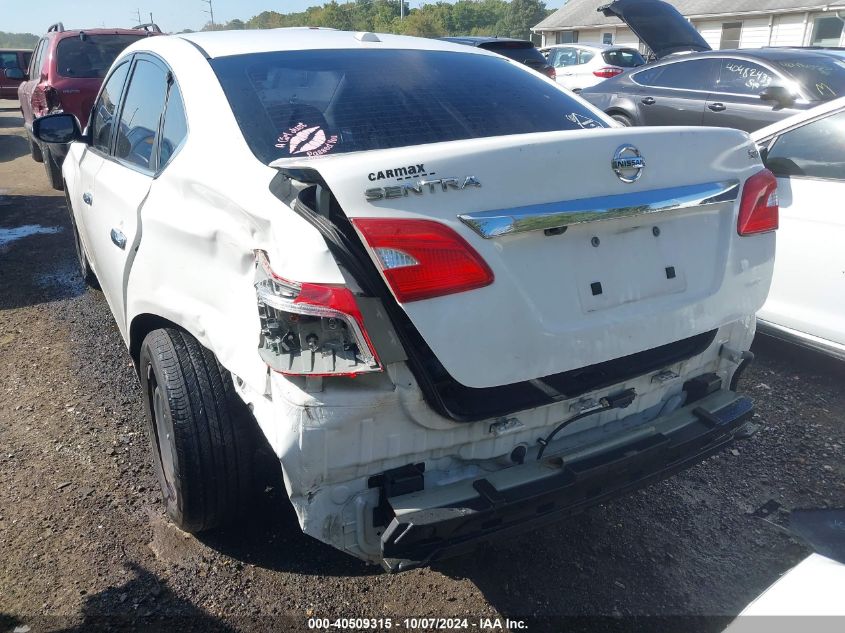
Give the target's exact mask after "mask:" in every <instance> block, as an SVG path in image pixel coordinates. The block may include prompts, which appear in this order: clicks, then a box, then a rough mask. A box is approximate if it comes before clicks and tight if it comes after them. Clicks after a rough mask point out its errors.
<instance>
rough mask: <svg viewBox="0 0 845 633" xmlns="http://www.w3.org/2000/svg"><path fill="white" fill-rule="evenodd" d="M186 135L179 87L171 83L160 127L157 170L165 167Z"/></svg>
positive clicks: (183, 105) (186, 127) (186, 128)
mask: <svg viewBox="0 0 845 633" xmlns="http://www.w3.org/2000/svg"><path fill="white" fill-rule="evenodd" d="M187 135H188V121H187V120H186V118H185V104H184V103H183V102H182V93H181V92H179V86H177V85H176V84H175V83H173V84H171V85H170V94H169V95H168V97H167V110H166V111H165V113H164V125H162V126H161V142H160V144H159V150H158V168H159V169H164V168H165V167H166V166H167V163H169V162H170V158H171V157H172V156H173V154H174V153H176V150H177V149H179V145H181V144H182V141H184V140H185V137H186V136H187Z"/></svg>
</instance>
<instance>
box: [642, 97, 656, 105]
mask: <svg viewBox="0 0 845 633" xmlns="http://www.w3.org/2000/svg"><path fill="white" fill-rule="evenodd" d="M642 102H643V103H644V104H645V105H654V104H655V100H654V97H646V98H644V99H642Z"/></svg>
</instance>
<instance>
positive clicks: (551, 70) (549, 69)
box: [543, 66, 557, 79]
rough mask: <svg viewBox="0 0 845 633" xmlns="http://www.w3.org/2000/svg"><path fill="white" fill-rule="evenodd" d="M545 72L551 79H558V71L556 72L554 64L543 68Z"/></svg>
mask: <svg viewBox="0 0 845 633" xmlns="http://www.w3.org/2000/svg"><path fill="white" fill-rule="evenodd" d="M543 72H544V73H546V76H547V77H548V78H549V79H556V78H557V73H556V72H555V67H554V66H546V67H545V68H544V69H543Z"/></svg>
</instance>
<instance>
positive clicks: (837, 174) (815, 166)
mask: <svg viewBox="0 0 845 633" xmlns="http://www.w3.org/2000/svg"><path fill="white" fill-rule="evenodd" d="M766 167H768V168H769V169H771V170H772V172H774V174H775V175H776V176H780V177H781V178H788V177H790V176H806V177H809V178H824V179H826V180H840V181H845V112H838V113H837V114H833V115H831V116H828V117H825V118H824V119H819V120H817V121H813V122H811V123H807V124H806V125H803V126H801V127H799V128H796V129H794V130H791V131H789V132H786V133H784V134H782V135H781V136H780V137H778V139H777V140H776V141H775V143H774V145H772V146H771V147H769V150H768V152H767V154H766Z"/></svg>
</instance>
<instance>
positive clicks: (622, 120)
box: [610, 112, 634, 127]
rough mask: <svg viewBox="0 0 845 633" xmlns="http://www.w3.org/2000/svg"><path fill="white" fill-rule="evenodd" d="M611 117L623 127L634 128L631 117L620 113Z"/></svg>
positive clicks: (615, 113)
mask: <svg viewBox="0 0 845 633" xmlns="http://www.w3.org/2000/svg"><path fill="white" fill-rule="evenodd" d="M610 116H611V118H612V119H613V120H614V121H616V122H617V123H619V124H621V125H622V126H623V127H633V126H634V122H633V121H632V120H631V117H629V116H627V115H624V114H621V113H619V112H614V113H613V114H611V115H610Z"/></svg>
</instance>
